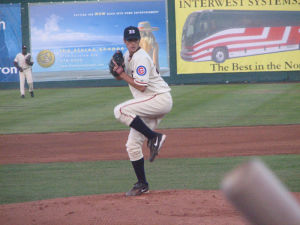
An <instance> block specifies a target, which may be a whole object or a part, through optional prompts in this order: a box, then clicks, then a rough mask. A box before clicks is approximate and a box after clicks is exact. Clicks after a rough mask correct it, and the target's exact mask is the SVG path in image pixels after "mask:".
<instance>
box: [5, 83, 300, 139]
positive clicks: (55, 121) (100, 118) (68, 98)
mask: <svg viewBox="0 0 300 225" xmlns="http://www.w3.org/2000/svg"><path fill="white" fill-rule="evenodd" d="M35 94H36V97H35V98H30V97H29V96H26V98H25V99H21V98H20V97H19V92H18V90H1V91H0V134H11V133H43V132H65V131H67V132H77V131H106V130H120V129H127V127H125V125H123V124H121V123H119V122H118V121H116V120H115V118H114V116H113V109H114V106H115V105H117V104H118V103H121V102H123V101H125V100H127V99H130V98H131V94H130V92H129V90H128V87H109V88H108V87H102V88H68V89H38V90H36V91H35ZM172 95H173V100H174V107H173V109H172V111H171V113H170V114H168V115H167V116H166V117H165V119H164V120H163V121H162V123H161V125H160V128H182V127H224V126H253V125H275V124H299V123H300V113H299V112H300V83H288V84H287V83H283V84H282V83H281V84H233V85H188V86H173V87H172Z"/></svg>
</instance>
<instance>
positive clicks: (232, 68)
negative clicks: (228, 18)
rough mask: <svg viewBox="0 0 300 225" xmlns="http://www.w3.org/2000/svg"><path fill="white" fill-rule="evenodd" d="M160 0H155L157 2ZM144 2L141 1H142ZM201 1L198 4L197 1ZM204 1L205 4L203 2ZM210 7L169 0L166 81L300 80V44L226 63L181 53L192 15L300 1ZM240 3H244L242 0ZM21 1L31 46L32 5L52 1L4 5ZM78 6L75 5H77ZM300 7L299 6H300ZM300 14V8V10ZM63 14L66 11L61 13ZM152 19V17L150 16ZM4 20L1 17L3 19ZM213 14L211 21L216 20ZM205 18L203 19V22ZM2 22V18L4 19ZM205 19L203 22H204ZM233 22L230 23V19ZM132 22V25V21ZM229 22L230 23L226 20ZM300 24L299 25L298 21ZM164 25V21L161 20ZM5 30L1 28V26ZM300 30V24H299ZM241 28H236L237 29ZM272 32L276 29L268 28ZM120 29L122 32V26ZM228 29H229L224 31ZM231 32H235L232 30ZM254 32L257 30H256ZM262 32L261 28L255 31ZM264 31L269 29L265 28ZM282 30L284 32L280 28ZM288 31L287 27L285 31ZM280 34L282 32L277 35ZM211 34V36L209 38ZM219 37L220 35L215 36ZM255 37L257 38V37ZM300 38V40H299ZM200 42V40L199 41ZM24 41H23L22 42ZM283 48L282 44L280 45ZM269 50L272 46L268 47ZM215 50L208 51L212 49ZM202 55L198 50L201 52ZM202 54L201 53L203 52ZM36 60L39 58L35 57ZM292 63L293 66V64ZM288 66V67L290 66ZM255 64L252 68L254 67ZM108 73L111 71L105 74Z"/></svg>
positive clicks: (56, 83) (101, 82)
mask: <svg viewBox="0 0 300 225" xmlns="http://www.w3.org/2000/svg"><path fill="white" fill-rule="evenodd" d="M155 1H156V0H154V2H155ZM51 2H52V4H56V3H63V2H64V3H67V2H70V3H71V2H72V3H74V4H75V3H87V2H89V3H110V2H114V1H74V0H72V1H69V0H65V1H58V0H53V1H51ZM119 2H123V3H124V4H129V3H128V2H129V1H124V0H123V1H119ZM139 2H140V1H139ZM146 2H147V1H146ZM196 2H198V3H196ZM200 2H201V5H200ZM212 2H213V1H210V4H211V5H210V6H208V5H207V4H208V1H207V4H206V2H205V1H191V0H185V1H183V0H175V1H172V0H166V1H165V8H166V12H165V15H166V20H167V22H166V31H165V32H166V37H167V38H166V50H164V49H162V54H164V55H165V57H167V60H166V61H167V65H168V68H167V69H168V75H166V76H164V78H165V80H166V81H167V82H168V83H169V84H172V85H179V84H218V83H220V84H221V83H258V82H294V81H300V51H299V48H300V43H298V50H294V51H288V52H283V53H278V54H261V55H257V56H256V55H255V56H251V57H238V58H233V59H227V60H226V61H225V62H221V63H220V62H218V63H216V62H214V61H212V60H211V59H208V60H206V61H192V60H186V59H183V57H182V56H181V49H180V48H181V41H182V40H181V38H182V36H183V34H184V31H183V26H184V23H185V21H186V20H187V18H188V17H189V15H191V14H192V13H194V12H196V11H200V10H216V11H218V10H224V9H225V10H232V9H233V10H244V11H249V10H265V9H264V7H268V9H271V10H274V11H276V10H278V9H280V10H282V9H285V10H286V11H290V10H294V9H295V5H292V4H293V3H297V5H299V4H300V2H299V0H298V1H292V2H291V5H284V6H282V5H275V6H274V5H272V6H267V5H266V6H253V5H251V4H253V2H254V1H251V0H244V1H243V0H241V1H233V2H234V3H232V4H231V5H230V4H229V5H228V4H227V5H223V6H220V5H218V4H217V3H216V4H212ZM238 2H240V3H238ZM2 3H3V4H9V3H20V7H21V31H22V34H21V37H22V42H23V43H24V44H26V45H27V46H29V48H31V47H32V46H31V41H32V39H33V37H31V36H30V35H32V31H31V29H30V6H31V5H32V4H36V3H41V5H42V3H45V4H49V3H50V1H38V0H22V1H21V0H9V1H8V0H2V1H1V4H2ZM73 8H74V7H73ZM298 8H299V7H298ZM298 13H300V11H299V12H298ZM61 15H63V14H61ZM149 18H151V17H149ZM0 19H1V18H0ZM212 20H213V17H211V19H209V20H208V21H212ZM203 21H204V20H202V22H203ZM0 22H1V21H0ZM200 22H201V21H200ZM228 23H229V22H228ZM128 25H129V24H128ZM225 25H226V23H225ZM296 25H297V24H296ZM161 26H163V23H161ZM299 26H300V25H299ZM0 29H1V28H0ZM243 29H244V30H246V28H243ZM299 30H300V27H299ZM234 31H235V32H240V31H237V30H236V29H235V30H234ZM268 31H269V32H270V33H271V32H272V30H268ZM120 32H121V33H122V31H121V29H120ZM223 32H225V31H223ZM227 32H233V31H232V30H230V31H227ZM252 32H253V31H252ZM255 32H259V30H257V31H255ZM262 32H265V30H264V31H262ZM276 32H281V31H276ZM282 32H286V30H284V31H282ZM277 36H278V35H277ZM34 38H36V37H34ZM208 38H209V37H208V36H207V37H206V39H205V40H207V39H208ZM214 38H216V37H214ZM254 38H255V37H254ZM294 39H295V38H294ZM299 40H300V39H299ZM199 43H200V41H199ZM21 44H22V43H20V45H21ZM279 48H281V49H282V45H281V46H279ZM266 49H269V48H266V47H265V49H264V50H266ZM211 50H212V49H207V50H205V51H207V53H208V52H211ZM243 51H244V52H243V53H246V52H247V53H248V52H249V51H248V49H244V50H243ZM197 54H198V53H197ZM199 54H200V53H199ZM35 61H36V60H35ZM290 64H291V66H290ZM286 65H287V66H286ZM251 66H252V67H251ZM105 76H107V74H105ZM123 85H126V83H125V82H120V81H116V80H114V79H110V78H109V79H108V78H106V79H91V80H89V79H84V80H80V79H79V80H76V79H74V80H48V81H47V80H46V81H35V87H36V88H48V87H95V86H123ZM18 87H19V83H18V82H17V81H13V82H10V81H8V82H0V88H1V89H8V88H18Z"/></svg>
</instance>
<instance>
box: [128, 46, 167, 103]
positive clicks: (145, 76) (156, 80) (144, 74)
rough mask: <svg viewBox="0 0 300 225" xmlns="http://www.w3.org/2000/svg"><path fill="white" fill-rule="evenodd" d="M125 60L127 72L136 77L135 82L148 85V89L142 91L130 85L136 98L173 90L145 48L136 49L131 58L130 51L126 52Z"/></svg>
mask: <svg viewBox="0 0 300 225" xmlns="http://www.w3.org/2000/svg"><path fill="white" fill-rule="evenodd" d="M124 61H125V72H126V73H127V74H128V75H129V76H131V77H132V78H133V79H134V82H135V83H136V84H138V85H142V86H147V88H146V90H145V91H144V92H141V91H139V90H137V89H135V88H134V87H132V86H131V85H129V88H130V91H131V93H132V95H133V97H134V98H143V97H146V96H153V95H155V94H161V93H165V92H169V91H170V90H171V88H170V87H169V85H168V84H167V83H166V82H165V81H164V80H163V78H162V77H161V76H160V74H159V73H158V72H157V70H156V67H155V65H154V63H153V61H152V59H151V58H150V56H149V55H148V53H147V52H146V51H145V50H144V49H142V48H140V49H139V50H138V51H136V52H135V53H134V54H133V56H132V58H131V59H130V57H129V52H128V51H127V52H125V54H124Z"/></svg>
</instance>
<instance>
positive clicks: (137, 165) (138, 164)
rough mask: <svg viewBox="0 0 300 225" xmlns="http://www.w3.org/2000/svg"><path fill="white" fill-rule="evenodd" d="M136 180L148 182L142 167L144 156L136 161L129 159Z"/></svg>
mask: <svg viewBox="0 0 300 225" xmlns="http://www.w3.org/2000/svg"><path fill="white" fill-rule="evenodd" d="M131 163H132V166H133V169H134V172H135V175H136V177H137V179H138V182H140V183H144V184H148V182H147V180H146V175H145V169H144V158H141V159H139V160H137V161H131Z"/></svg>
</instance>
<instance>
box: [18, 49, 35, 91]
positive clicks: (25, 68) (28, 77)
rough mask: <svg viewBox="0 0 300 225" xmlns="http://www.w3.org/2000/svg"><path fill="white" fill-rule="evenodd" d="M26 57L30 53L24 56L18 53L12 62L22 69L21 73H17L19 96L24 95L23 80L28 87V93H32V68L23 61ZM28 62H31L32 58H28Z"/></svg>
mask: <svg viewBox="0 0 300 225" xmlns="http://www.w3.org/2000/svg"><path fill="white" fill-rule="evenodd" d="M28 56H30V53H27V54H26V55H23V54H22V53H18V54H17V55H16V58H15V60H14V61H15V62H16V63H18V64H19V66H20V67H21V68H22V69H23V72H21V71H19V77H20V92H21V95H25V78H26V80H27V83H28V86H29V92H32V91H33V79H32V72H31V67H32V66H30V65H28V64H27V63H26V61H25V59H26V58H27V57H28ZM30 61H31V62H33V61H32V57H31V58H30Z"/></svg>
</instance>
